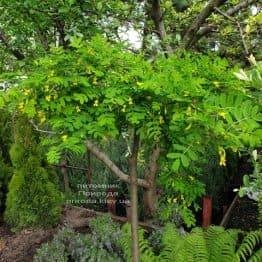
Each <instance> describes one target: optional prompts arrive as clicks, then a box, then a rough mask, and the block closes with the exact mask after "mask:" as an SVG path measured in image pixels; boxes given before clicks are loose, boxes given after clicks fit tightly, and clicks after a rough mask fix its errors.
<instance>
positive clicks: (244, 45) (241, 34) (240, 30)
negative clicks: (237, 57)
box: [214, 7, 249, 56]
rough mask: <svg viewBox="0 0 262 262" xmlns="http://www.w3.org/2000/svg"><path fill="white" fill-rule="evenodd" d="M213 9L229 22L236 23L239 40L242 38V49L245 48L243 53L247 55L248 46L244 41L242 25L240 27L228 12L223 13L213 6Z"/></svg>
mask: <svg viewBox="0 0 262 262" xmlns="http://www.w3.org/2000/svg"><path fill="white" fill-rule="evenodd" d="M214 9H215V10H216V11H217V12H218V13H219V14H221V15H222V16H224V17H226V18H227V19H228V20H230V21H231V22H233V23H234V24H236V25H237V28H238V30H239V34H240V37H241V40H242V44H243V47H244V50H245V55H246V56H248V55H249V51H248V48H247V44H246V41H245V36H244V34H243V30H242V27H241V25H240V23H239V22H238V21H237V20H236V19H234V18H233V17H231V16H230V15H228V14H226V13H224V12H223V11H221V10H220V9H219V8H217V7H215V8H214Z"/></svg>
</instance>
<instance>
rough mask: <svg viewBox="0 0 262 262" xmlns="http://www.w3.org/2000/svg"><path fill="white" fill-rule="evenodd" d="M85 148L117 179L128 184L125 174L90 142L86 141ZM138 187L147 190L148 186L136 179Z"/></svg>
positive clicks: (128, 179) (127, 177)
mask: <svg viewBox="0 0 262 262" xmlns="http://www.w3.org/2000/svg"><path fill="white" fill-rule="evenodd" d="M86 147H87V148H88V150H90V152H91V153H92V154H93V155H95V157H96V158H97V159H99V160H100V161H101V162H103V163H104V164H105V166H106V167H107V168H108V169H109V170H110V171H111V172H112V173H113V174H114V175H116V176H117V177H119V179H120V180H122V181H124V182H127V183H130V177H129V176H128V175H127V174H125V173H124V172H123V171H121V170H120V169H119V168H118V166H116V164H115V163H114V162H113V161H112V160H111V159H109V157H108V156H107V155H106V154H105V153H104V152H102V151H101V150H100V149H99V148H98V147H97V146H96V145H95V144H93V143H92V142H91V141H89V140H87V141H86ZM137 184H138V186H141V187H144V188H148V187H149V184H148V182H147V181H146V180H145V179H139V178H138V179H137Z"/></svg>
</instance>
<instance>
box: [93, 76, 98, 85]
mask: <svg viewBox="0 0 262 262" xmlns="http://www.w3.org/2000/svg"><path fill="white" fill-rule="evenodd" d="M93 84H94V85H97V79H96V77H94V79H93Z"/></svg>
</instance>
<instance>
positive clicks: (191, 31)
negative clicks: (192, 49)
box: [183, 0, 226, 47]
mask: <svg viewBox="0 0 262 262" xmlns="http://www.w3.org/2000/svg"><path fill="white" fill-rule="evenodd" d="M225 2H226V0H210V1H208V3H207V5H206V6H205V7H204V9H203V10H202V11H201V12H200V13H199V14H198V16H197V17H196V18H195V19H194V21H193V23H192V24H191V26H190V27H189V28H188V29H187V31H186V33H185V34H184V36H183V42H184V45H185V47H189V46H191V42H192V40H193V39H194V36H195V35H196V33H197V31H198V30H199V28H200V27H201V25H202V24H204V23H205V21H206V19H207V18H208V17H209V16H210V15H211V14H212V13H213V12H214V10H215V9H214V8H215V7H219V6H221V5H223V4H224V3H225Z"/></svg>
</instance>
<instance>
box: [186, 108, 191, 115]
mask: <svg viewBox="0 0 262 262" xmlns="http://www.w3.org/2000/svg"><path fill="white" fill-rule="evenodd" d="M191 114H192V108H191V106H189V107H188V108H187V110H186V115H187V116H190V115H191Z"/></svg>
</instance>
